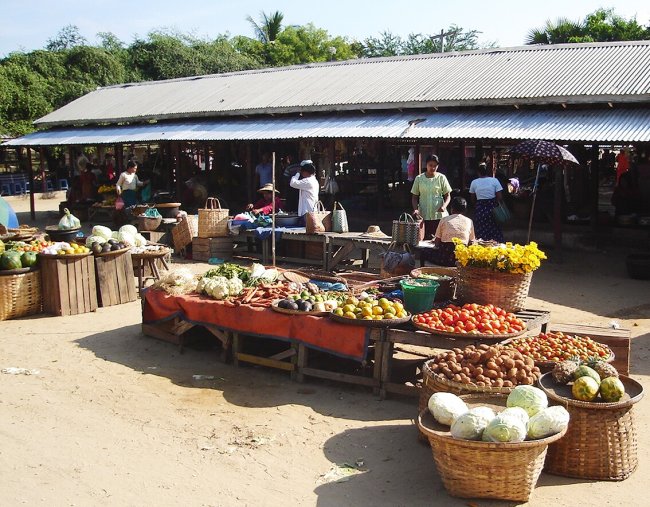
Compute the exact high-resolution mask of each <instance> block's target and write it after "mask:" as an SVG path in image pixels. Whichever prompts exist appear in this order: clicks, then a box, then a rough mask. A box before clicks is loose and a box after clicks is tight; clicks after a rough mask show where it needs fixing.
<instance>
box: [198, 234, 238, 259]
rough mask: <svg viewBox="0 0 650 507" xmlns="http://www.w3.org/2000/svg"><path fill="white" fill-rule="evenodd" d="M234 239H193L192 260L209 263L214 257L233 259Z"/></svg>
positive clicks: (227, 237)
mask: <svg viewBox="0 0 650 507" xmlns="http://www.w3.org/2000/svg"><path fill="white" fill-rule="evenodd" d="M232 249H233V241H232V237H230V236H226V237H222V238H192V259H193V260H195V261H207V260H208V259H210V258H212V257H216V258H218V259H231V258H232Z"/></svg>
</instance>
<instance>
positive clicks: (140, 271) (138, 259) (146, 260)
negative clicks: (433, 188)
mask: <svg viewBox="0 0 650 507" xmlns="http://www.w3.org/2000/svg"><path fill="white" fill-rule="evenodd" d="M167 254H169V250H160V251H158V252H152V253H142V254H131V260H132V261H133V270H134V271H135V273H136V274H137V277H138V294H139V296H140V297H142V289H144V286H145V284H146V283H147V280H160V272H159V271H158V266H157V263H156V261H157V260H160V263H161V264H162V266H163V268H165V271H167V270H169V265H168V264H167V261H166V260H165V256H167ZM145 266H148V267H149V269H150V270H151V276H145V274H144V270H145Z"/></svg>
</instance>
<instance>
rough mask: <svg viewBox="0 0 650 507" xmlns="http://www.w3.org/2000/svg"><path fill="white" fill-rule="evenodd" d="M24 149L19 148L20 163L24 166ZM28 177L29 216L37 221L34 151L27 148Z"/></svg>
mask: <svg viewBox="0 0 650 507" xmlns="http://www.w3.org/2000/svg"><path fill="white" fill-rule="evenodd" d="M22 154H23V149H22V148H18V162H19V164H20V166H22V163H21V162H22V160H20V159H21V158H22ZM27 177H28V179H29V215H30V217H31V219H32V220H36V206H35V204H34V191H35V189H34V168H33V167H32V150H31V149H30V148H27Z"/></svg>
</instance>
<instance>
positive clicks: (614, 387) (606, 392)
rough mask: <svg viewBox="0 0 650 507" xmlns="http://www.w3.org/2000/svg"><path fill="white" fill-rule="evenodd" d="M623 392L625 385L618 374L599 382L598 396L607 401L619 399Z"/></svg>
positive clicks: (612, 401) (611, 401)
mask: <svg viewBox="0 0 650 507" xmlns="http://www.w3.org/2000/svg"><path fill="white" fill-rule="evenodd" d="M624 394H625V386H624V385H623V382H621V379H619V378H618V376H616V377H607V378H606V379H604V380H603V381H602V382H601V383H600V397H601V398H602V399H603V401H606V402H607V403H614V402H617V401H620V399H621V398H622V397H623V395H624Z"/></svg>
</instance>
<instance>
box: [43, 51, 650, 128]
mask: <svg viewBox="0 0 650 507" xmlns="http://www.w3.org/2000/svg"><path fill="white" fill-rule="evenodd" d="M648 68H650V41H633V42H614V43H595V44H560V45H552V46H524V47H520V48H506V49H489V50H481V51H466V52H459V53H443V54H430V55H418V56H407V57H394V58H374V59H357V60H348V61H344V62H332V63H323V64H310V65H299V66H293V67H284V68H272V69H262V70H255V71H247V72H236V73H228V74H216V75H210V76H202V77H191V78H185V79H176V80H169V81H156V82H146V83H137V84H126V85H118V86H112V87H107V88H101V89H98V90H96V91H93V92H90V93H88V94H87V95H85V96H83V97H81V98H79V99H77V100H75V101H73V102H71V103H70V104H68V105H66V106H64V107H62V108H60V109H58V110H56V111H54V112H52V113H50V114H48V115H46V116H44V117H43V118H41V119H39V120H37V121H36V122H35V123H36V124H37V125H39V126H57V125H59V126H61V125H72V124H93V123H94V124H98V123H118V122H129V121H142V120H151V119H155V120H160V119H174V118H176V119H177V118H192V117H205V116H236V115H241V114H265V113H295V112H313V111H329V112H332V111H343V110H346V111H350V110H357V111H358V110H359V109H398V108H422V107H447V106H477V105H483V106H494V105H512V104H531V103H533V104H544V103H561V102H567V103H581V102H587V103H597V102H600V103H604V102H612V101H613V102H621V101H627V102H644V101H645V102H647V101H648V100H650V73H648V71H647V69H648Z"/></svg>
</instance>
